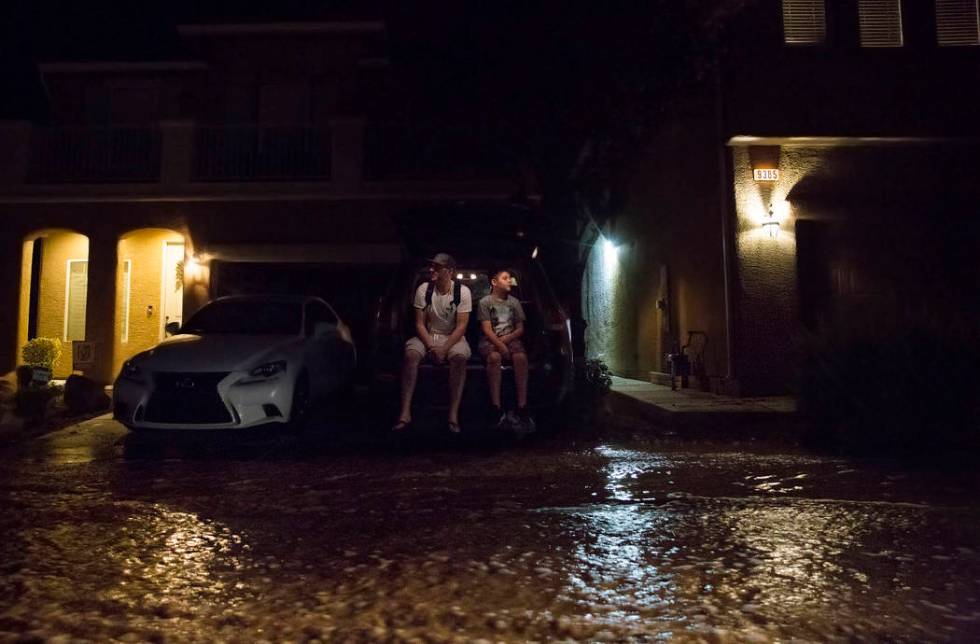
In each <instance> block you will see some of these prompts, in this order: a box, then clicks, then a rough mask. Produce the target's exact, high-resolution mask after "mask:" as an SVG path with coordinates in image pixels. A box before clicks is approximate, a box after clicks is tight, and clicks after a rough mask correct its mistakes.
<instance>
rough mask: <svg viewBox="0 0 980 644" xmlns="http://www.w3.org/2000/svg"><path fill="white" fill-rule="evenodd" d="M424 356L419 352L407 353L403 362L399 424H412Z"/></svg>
mask: <svg viewBox="0 0 980 644" xmlns="http://www.w3.org/2000/svg"><path fill="white" fill-rule="evenodd" d="M420 362H422V355H421V354H420V353H418V352H417V351H406V352H405V359H404V360H402V408H401V411H400V412H399V414H398V422H399V423H410V422H412V396H414V395H415V383H416V381H417V380H418V376H419V363H420Z"/></svg>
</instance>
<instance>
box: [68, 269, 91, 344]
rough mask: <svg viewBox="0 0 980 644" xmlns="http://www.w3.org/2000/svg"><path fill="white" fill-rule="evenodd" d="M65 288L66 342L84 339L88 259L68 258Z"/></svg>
mask: <svg viewBox="0 0 980 644" xmlns="http://www.w3.org/2000/svg"><path fill="white" fill-rule="evenodd" d="M65 290H66V293H65V342H74V341H76V340H79V341H81V340H84V339H85V305H86V303H87V301H86V300H87V299H88V261H87V260H84V259H69V260H68V270H67V279H66V280H65Z"/></svg>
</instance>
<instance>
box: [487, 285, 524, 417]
mask: <svg viewBox="0 0 980 644" xmlns="http://www.w3.org/2000/svg"><path fill="white" fill-rule="evenodd" d="M489 277H490V287H491V288H490V294H489V295H487V296H486V297H484V298H482V299H481V300H480V303H479V307H478V312H479V313H478V315H479V319H480V327H481V328H482V330H483V336H482V337H481V338H480V344H479V350H480V355H482V356H483V358H484V360H486V361H487V383H488V384H489V385H490V402H491V404H492V405H493V407H492V409H491V422H492V423H493V424H494V425H496V426H497V427H501V426H503V425H504V424H505V423H510V424H511V425H517V426H519V428H520V429H523V430H525V431H533V430H534V420H533V419H532V418H531V416H530V414H529V413H528V411H527V374H528V368H527V351H525V350H524V345H523V344H522V343H521V336H522V335H524V320H525V317H524V308H523V307H522V306H521V302H520V300H518V299H517V298H516V297H514V296H513V295H511V294H510V289H511V275H510V271H508V270H506V269H498V270H494V271H491V272H490V274H489ZM504 362H510V363H511V364H512V365H514V383H515V385H516V386H517V410H516V414H515V413H514V412H513V411H512V412H510V413H508V414H504V412H503V410H502V409H501V406H500V381H501V366H502V365H503V363H504Z"/></svg>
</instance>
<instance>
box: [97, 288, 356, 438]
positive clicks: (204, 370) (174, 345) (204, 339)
mask: <svg viewBox="0 0 980 644" xmlns="http://www.w3.org/2000/svg"><path fill="white" fill-rule="evenodd" d="M355 363H356V353H355V349H354V343H353V341H352V340H351V334H350V330H349V329H348V327H347V325H346V324H344V322H343V321H342V320H341V319H340V318H339V317H338V316H337V314H336V313H334V311H333V309H332V308H330V306H329V305H328V304H327V303H326V302H324V301H323V300H321V299H319V298H315V297H303V296H277V295H268V296H259V295H256V296H235V297H223V298H218V299H217V300H214V301H212V302H209V303H208V304H206V305H205V306H204V307H202V308H201V309H200V310H199V311H198V312H197V313H195V314H194V315H193V316H191V318H190V319H189V320H188V321H187V323H186V324H185V325H184V326H183V327H182V328H181V329H180V330H179V332H178V333H177V334H176V335H174V336H172V337H170V338H167V339H166V340H164V341H163V342H161V343H160V344H158V345H156V346H155V347H153V348H152V349H150V350H148V351H144V352H143V353H140V354H138V355H136V356H134V357H133V358H132V359H130V360H128V361H127V362H126V363H125V364H124V365H123V367H122V370H121V371H120V373H119V376H118V377H117V378H116V381H115V384H114V386H113V395H112V398H113V416H114V417H115V418H116V419H117V420H119V421H120V422H121V423H123V424H124V425H126V426H127V427H128V428H130V429H238V428H246V427H253V426H256V425H266V424H270V423H282V424H285V425H288V426H289V427H290V428H292V429H297V430H299V429H302V428H303V426H305V424H306V422H307V421H308V419H309V415H310V410H311V407H312V403H313V400H314V399H317V398H325V397H327V396H328V395H330V394H332V393H336V392H337V391H339V390H341V389H342V388H343V387H344V386H345V385H346V384H348V383H349V381H350V378H351V376H352V374H353V371H354V366H355Z"/></svg>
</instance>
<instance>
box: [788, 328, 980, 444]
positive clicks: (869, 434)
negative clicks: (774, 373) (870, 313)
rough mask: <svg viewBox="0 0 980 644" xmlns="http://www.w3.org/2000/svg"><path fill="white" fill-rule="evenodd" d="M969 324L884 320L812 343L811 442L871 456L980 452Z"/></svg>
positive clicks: (979, 354) (803, 386) (806, 400)
mask: <svg viewBox="0 0 980 644" xmlns="http://www.w3.org/2000/svg"><path fill="white" fill-rule="evenodd" d="M978 339H980V338H978V337H977V332H976V330H975V329H974V328H973V327H971V326H970V325H966V324H964V325H961V326H956V325H952V324H945V325H942V326H940V325H938V324H936V323H933V322H931V321H923V320H905V321H896V320H894V319H893V320H891V321H882V320H880V319H879V320H878V321H877V322H875V323H873V324H872V323H868V324H864V325H860V326H855V325H852V326H851V327H850V328H846V329H838V330H836V331H834V332H831V333H827V334H824V335H823V336H821V337H816V338H813V339H812V340H811V342H810V344H809V346H808V347H807V355H806V360H805V363H804V368H803V371H802V373H801V378H800V392H799V393H800V399H799V409H800V414H801V416H802V417H803V418H804V419H806V420H807V421H809V425H810V432H809V439H810V441H811V443H813V444H815V445H818V446H821V447H828V448H831V449H834V450H837V451H843V452H849V453H856V454H874V455H905V456H914V455H925V454H930V453H932V454H939V453H949V452H953V451H957V450H970V449H976V448H977V447H980V413H978V412H980V410H978V406H980V403H978V401H980V387H978V384H977V379H976V367H977V365H978V364H980V349H978V347H980V344H978Z"/></svg>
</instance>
